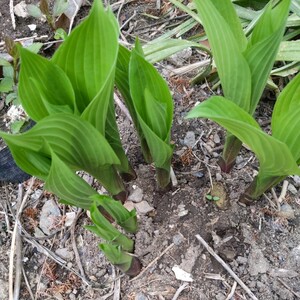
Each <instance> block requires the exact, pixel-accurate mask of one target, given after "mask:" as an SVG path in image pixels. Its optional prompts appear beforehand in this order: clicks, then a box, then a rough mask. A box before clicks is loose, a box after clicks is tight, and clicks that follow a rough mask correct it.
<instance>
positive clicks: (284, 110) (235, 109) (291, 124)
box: [187, 74, 300, 204]
mask: <svg viewBox="0 0 300 300" xmlns="http://www.w3.org/2000/svg"><path fill="white" fill-rule="evenodd" d="M299 114H300V74H298V75H297V76H296V77H295V78H294V79H293V80H292V81H291V82H290V83H289V84H288V85H287V86H286V87H285V88H284V89H283V91H282V92H281V94H280V95H279V97H278V99H277V101H276V103H275V107H274V110H273V114H272V124H271V125H272V126H271V127H272V135H268V134H267V133H265V132H264V131H263V130H262V129H261V128H260V126H259V125H258V123H257V122H256V121H255V120H254V118H253V117H252V116H251V115H250V114H249V113H248V112H247V111H245V110H244V109H242V108H240V107H239V106H238V105H236V104H235V103H233V102H232V101H230V100H228V99H226V98H223V97H220V96H214V97H211V98H210V99H209V100H207V101H204V102H203V103H201V104H199V105H198V106H196V107H195V108H194V109H193V110H192V111H191V112H190V113H189V114H188V116H187V117H188V118H195V117H201V118H209V119H212V120H213V121H215V122H217V123H219V124H220V125H221V126H223V127H224V128H226V129H227V130H228V131H229V132H231V133H232V134H233V135H234V136H236V137H237V138H238V139H239V140H241V141H242V142H243V143H245V144H247V145H248V146H249V147H250V148H251V149H252V150H253V152H254V153H255V154H256V155H257V157H258V159H259V162H260V169H259V173H258V175H257V176H256V177H255V178H254V180H253V182H252V183H251V185H250V186H249V188H248V189H247V190H246V192H245V194H244V195H243V196H242V198H241V199H240V201H241V202H243V203H245V204H250V203H252V202H253V200H255V199H258V198H259V197H260V196H261V195H262V194H263V193H264V192H265V191H266V190H268V189H269V188H271V187H273V186H274V185H276V184H277V183H279V182H280V181H281V180H283V179H284V178H285V177H286V176H288V175H300V168H299V167H298V165H300V130H299V128H300V118H299Z"/></svg>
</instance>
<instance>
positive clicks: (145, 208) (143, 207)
mask: <svg viewBox="0 0 300 300" xmlns="http://www.w3.org/2000/svg"><path fill="white" fill-rule="evenodd" d="M134 206H135V208H136V209H137V211H138V212H139V213H140V214H147V213H149V212H150V211H152V210H154V208H153V207H152V206H150V205H149V203H148V202H147V201H141V202H139V203H135V204H134Z"/></svg>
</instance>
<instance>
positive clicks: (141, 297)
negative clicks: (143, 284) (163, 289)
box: [134, 292, 148, 300]
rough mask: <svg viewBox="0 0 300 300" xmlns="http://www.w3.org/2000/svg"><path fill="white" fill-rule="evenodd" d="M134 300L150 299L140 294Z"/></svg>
mask: <svg viewBox="0 0 300 300" xmlns="http://www.w3.org/2000/svg"><path fill="white" fill-rule="evenodd" d="M134 300H148V297H147V296H145V294H143V293H141V292H140V293H138V294H136V295H135V297H134Z"/></svg>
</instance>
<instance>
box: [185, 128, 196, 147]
mask: <svg viewBox="0 0 300 300" xmlns="http://www.w3.org/2000/svg"><path fill="white" fill-rule="evenodd" d="M183 143H184V145H186V146H187V147H189V148H193V147H194V145H195V143H196V137H195V133H194V131H188V132H187V133H186V135H185V137H184V141H183Z"/></svg>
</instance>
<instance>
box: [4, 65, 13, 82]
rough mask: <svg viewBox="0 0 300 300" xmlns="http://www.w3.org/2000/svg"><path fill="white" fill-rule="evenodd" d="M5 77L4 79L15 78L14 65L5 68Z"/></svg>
mask: <svg viewBox="0 0 300 300" xmlns="http://www.w3.org/2000/svg"><path fill="white" fill-rule="evenodd" d="M3 76H4V78H12V79H13V78H14V68H13V66H12V65H9V66H4V67H3Z"/></svg>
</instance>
